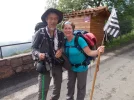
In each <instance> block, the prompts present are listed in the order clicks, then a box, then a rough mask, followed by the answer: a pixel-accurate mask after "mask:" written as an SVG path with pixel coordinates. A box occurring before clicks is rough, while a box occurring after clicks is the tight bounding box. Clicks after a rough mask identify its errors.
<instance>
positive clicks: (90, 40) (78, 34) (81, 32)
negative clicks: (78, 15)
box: [74, 30, 97, 65]
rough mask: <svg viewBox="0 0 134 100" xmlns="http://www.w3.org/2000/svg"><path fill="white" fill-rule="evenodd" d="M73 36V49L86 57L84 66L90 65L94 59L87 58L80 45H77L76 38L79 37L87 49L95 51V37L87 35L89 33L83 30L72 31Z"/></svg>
mask: <svg viewBox="0 0 134 100" xmlns="http://www.w3.org/2000/svg"><path fill="white" fill-rule="evenodd" d="M74 35H75V40H74V44H75V47H76V48H77V49H78V50H80V51H81V52H82V53H83V54H84V55H85V56H86V60H85V61H84V62H83V63H84V64H86V65H89V64H90V61H91V60H94V59H95V57H91V56H88V55H87V54H86V53H85V52H84V51H83V49H82V48H81V47H80V45H79V43H78V38H79V37H82V38H83V39H84V40H85V41H86V42H87V44H88V47H89V48H90V49H91V50H96V48H97V47H96V43H97V39H96V37H95V36H94V34H93V33H89V32H87V31H84V30H74Z"/></svg>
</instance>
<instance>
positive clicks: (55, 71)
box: [38, 67, 62, 100]
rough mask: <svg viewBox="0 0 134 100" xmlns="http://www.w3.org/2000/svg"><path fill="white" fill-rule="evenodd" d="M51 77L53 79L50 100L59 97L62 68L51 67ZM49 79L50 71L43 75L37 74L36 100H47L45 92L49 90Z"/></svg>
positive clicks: (55, 99)
mask: <svg viewBox="0 0 134 100" xmlns="http://www.w3.org/2000/svg"><path fill="white" fill-rule="evenodd" d="M52 77H53V80H54V88H53V94H52V100H58V99H59V97H60V90H61V83H62V68H61V67H53V68H52ZM50 81H51V77H50V73H47V74H45V75H43V74H39V76H38V82H39V91H38V100H47V93H48V90H49V85H50Z"/></svg>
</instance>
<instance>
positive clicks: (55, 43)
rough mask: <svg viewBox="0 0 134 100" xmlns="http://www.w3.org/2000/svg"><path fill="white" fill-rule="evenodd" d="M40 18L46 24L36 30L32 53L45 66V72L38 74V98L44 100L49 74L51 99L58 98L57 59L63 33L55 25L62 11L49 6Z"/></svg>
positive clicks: (59, 19)
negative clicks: (51, 87) (52, 82)
mask: <svg viewBox="0 0 134 100" xmlns="http://www.w3.org/2000/svg"><path fill="white" fill-rule="evenodd" d="M41 19H42V21H43V23H44V24H45V25H47V26H46V27H44V28H40V29H39V30H38V31H37V32H36V36H35V38H34V41H33V43H32V49H33V50H32V55H33V56H34V57H35V59H36V60H38V61H40V62H43V64H44V66H45V72H44V73H43V71H41V72H42V73H43V74H42V73H41V74H39V79H38V80H39V93H38V94H39V95H38V100H46V98H47V92H48V89H49V84H50V81H51V76H52V77H53V79H54V89H53V94H52V99H51V100H58V99H59V97H60V90H61V83H62V67H61V64H60V62H59V59H60V57H61V55H62V48H63V46H64V43H63V40H64V35H63V33H62V32H61V31H59V30H58V29H56V26H57V24H58V23H60V22H61V21H62V19H63V13H62V12H61V11H59V10H57V9H53V8H50V9H48V10H47V11H46V12H45V13H44V14H43V15H42V17H41ZM35 59H34V60H35ZM48 59H49V60H48ZM51 65H52V66H51ZM43 68H44V67H43Z"/></svg>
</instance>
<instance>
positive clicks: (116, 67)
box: [0, 47, 134, 100]
mask: <svg viewBox="0 0 134 100" xmlns="http://www.w3.org/2000/svg"><path fill="white" fill-rule="evenodd" d="M111 55H114V56H111ZM108 56H111V57H109V58H108V59H107V60H104V61H103V62H102V63H101V64H100V71H99V72H98V74H97V80H96V85H95V91H94V96H93V100H134V86H133V85H134V61H133V60H134V47H132V48H130V49H128V50H127V51H125V52H121V53H117V54H115V53H114V54H113V53H109V54H108ZM93 74H94V66H92V67H91V68H89V71H88V78H87V93H86V97H85V100H89V97H90V91H91V86H92V79H93ZM34 75H35V74H34ZM66 78H67V76H66V73H65V75H64V80H63V83H62V89H61V96H60V99H59V100H66V99H65V98H66V93H67V89H66V84H67V79H66ZM51 84H52V83H51ZM37 90H38V85H37V76H36V75H35V76H34V77H30V80H26V81H23V82H21V83H19V84H17V83H16V84H15V85H14V86H12V87H9V88H8V89H2V90H0V100H37ZM51 93H52V86H51V87H50V90H49V93H48V98H47V100H49V99H50V97H51ZM75 98H76V92H75Z"/></svg>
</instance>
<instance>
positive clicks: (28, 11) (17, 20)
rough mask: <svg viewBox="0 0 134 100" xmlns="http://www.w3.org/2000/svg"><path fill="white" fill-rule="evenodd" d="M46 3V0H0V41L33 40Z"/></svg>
mask: <svg viewBox="0 0 134 100" xmlns="http://www.w3.org/2000/svg"><path fill="white" fill-rule="evenodd" d="M45 4H46V3H45V0H0V43H1V42H9V41H20V42H28V41H29V40H31V38H32V35H33V34H34V27H35V24H36V23H38V22H40V21H41V15H42V14H43V13H44V11H45Z"/></svg>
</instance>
